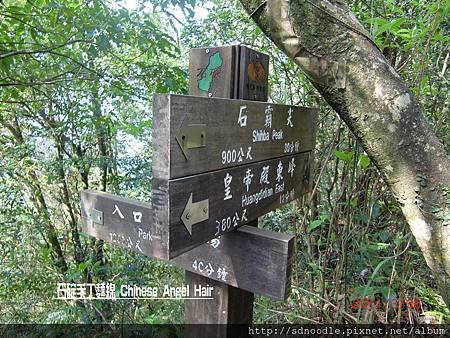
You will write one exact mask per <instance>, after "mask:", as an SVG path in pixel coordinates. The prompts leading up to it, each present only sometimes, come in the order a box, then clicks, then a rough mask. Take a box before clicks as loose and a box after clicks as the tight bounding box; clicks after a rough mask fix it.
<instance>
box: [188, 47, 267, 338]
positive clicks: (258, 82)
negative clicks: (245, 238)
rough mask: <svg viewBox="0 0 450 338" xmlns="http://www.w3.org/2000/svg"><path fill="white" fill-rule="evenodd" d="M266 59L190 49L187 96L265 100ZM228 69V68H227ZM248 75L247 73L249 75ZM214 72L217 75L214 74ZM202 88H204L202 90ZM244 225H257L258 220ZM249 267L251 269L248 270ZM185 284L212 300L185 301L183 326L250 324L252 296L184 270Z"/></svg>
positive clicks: (196, 333) (217, 332)
mask: <svg viewBox="0 0 450 338" xmlns="http://www.w3.org/2000/svg"><path fill="white" fill-rule="evenodd" d="M221 51H223V56H225V57H222V60H224V62H223V66H222V70H221V73H218V76H221V75H222V78H223V79H224V80H223V81H220V79H219V81H216V84H217V89H216V88H214V85H215V83H214V79H212V83H211V84H210V88H209V90H206V91H205V90H202V88H200V87H201V86H199V85H198V81H199V78H201V77H202V71H204V69H205V68H204V67H206V65H208V64H209V63H208V62H209V61H210V60H211V55H214V53H220V52H221ZM268 67H269V57H268V56H267V55H264V54H261V53H258V52H256V51H253V50H251V49H249V48H246V47H242V46H231V47H223V48H214V49H213V48H209V49H194V50H191V54H190V58H189V72H190V74H189V94H190V95H197V96H209V97H213V96H215V97H224V98H234V99H246V100H254V101H267V92H268V88H267V87H268ZM227 68H228V69H227ZM249 72H251V74H249ZM216 73H217V72H216ZM203 89H206V88H203ZM247 225H251V226H257V225H258V221H257V220H256V221H253V222H250V223H248V224H247ZM249 268H251V267H249ZM185 282H186V285H195V284H197V285H198V284H201V285H206V284H209V285H211V286H214V297H213V298H214V299H213V300H198V299H195V300H186V303H185V323H186V324H251V323H252V321H253V300H254V294H253V293H251V292H248V291H245V290H242V289H239V288H235V287H233V286H230V285H227V284H224V283H221V282H218V281H214V280H212V279H209V278H207V277H203V276H200V275H197V274H194V273H191V272H188V271H186V276H185ZM186 337H192V338H193V337H196V338H225V337H236V332H232V331H231V329H230V328H229V327H227V325H224V326H211V327H195V326H194V327H191V328H189V329H188V330H186Z"/></svg>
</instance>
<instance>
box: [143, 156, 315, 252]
mask: <svg viewBox="0 0 450 338" xmlns="http://www.w3.org/2000/svg"><path fill="white" fill-rule="evenodd" d="M155 156H156V154H155ZM311 163H312V159H311V158H310V153H309V152H308V153H300V154H294V155H290V156H283V157H279V158H276V159H272V160H266V161H261V162H256V163H251V164H249V165H245V166H237V167H232V168H228V169H222V170H217V171H211V172H207V173H204V174H199V175H195V176H188V177H184V178H180V179H174V180H167V179H161V178H158V177H157V176H156V175H154V177H153V181H152V183H153V190H152V194H153V211H154V223H155V227H156V228H157V229H158V231H160V232H161V236H162V237H161V239H162V240H163V242H164V243H165V244H164V249H166V250H167V256H165V257H162V258H167V259H171V258H173V257H176V256H177V255H179V254H181V253H183V252H185V251H188V250H190V249H192V248H194V247H196V246H198V245H200V244H202V243H204V242H206V241H208V240H210V239H212V238H214V237H216V236H220V235H222V234H224V233H225V232H229V231H232V230H235V229H236V228H238V227H239V226H242V225H244V224H245V223H248V222H250V221H252V220H255V219H257V218H258V217H259V216H262V215H264V214H266V213H268V212H269V211H271V210H275V209H276V208H279V207H280V206H281V205H283V204H286V203H288V202H290V201H292V200H294V199H295V198H298V197H300V196H301V195H303V194H305V193H306V192H308V191H310V188H311V177H310V175H311V168H310V165H311ZM162 254H164V253H162Z"/></svg>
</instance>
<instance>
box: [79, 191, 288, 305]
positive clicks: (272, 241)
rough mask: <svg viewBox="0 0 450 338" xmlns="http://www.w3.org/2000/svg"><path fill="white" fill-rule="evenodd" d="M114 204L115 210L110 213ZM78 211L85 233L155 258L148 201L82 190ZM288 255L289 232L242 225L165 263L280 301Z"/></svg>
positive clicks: (157, 250) (156, 240) (156, 247)
mask: <svg viewBox="0 0 450 338" xmlns="http://www.w3.org/2000/svg"><path fill="white" fill-rule="evenodd" d="M116 206H117V208H118V209H119V210H120V214H119V212H118V211H115V210H116ZM94 209H95V210H97V211H100V212H102V213H103V224H97V223H93V222H92V217H91V214H92V212H93V211H94ZM81 210H82V219H83V223H84V225H83V231H84V232H86V233H88V234H89V235H91V236H94V237H96V238H98V239H102V240H104V241H106V242H109V243H112V244H115V245H119V246H121V247H124V248H126V249H128V250H132V251H135V252H138V253H140V254H143V255H146V256H148V257H153V258H160V257H161V255H160V250H161V235H160V234H159V233H157V232H155V227H154V222H153V219H152V214H153V213H152V208H151V205H150V204H148V203H142V202H139V201H135V200H130V199H124V198H122V197H118V196H115V195H112V194H108V193H104V192H99V191H93V190H85V191H83V192H82V193H81ZM133 212H134V214H133ZM137 213H142V217H141V218H137V219H139V220H140V221H141V222H137V221H136V218H135V217H136V215H139V214H137ZM120 215H122V216H123V218H122V217H121V216H120ZM292 255H293V236H291V235H285V234H280V233H277V232H273V231H269V230H265V229H258V228H255V227H249V226H243V227H241V228H239V229H238V230H237V231H233V232H230V233H227V234H225V235H223V236H220V238H217V239H213V240H212V241H210V242H208V243H204V244H202V245H200V246H198V247H196V248H194V249H192V250H190V251H188V252H186V253H184V254H182V255H180V256H178V257H176V258H174V259H172V260H171V261H170V263H172V264H174V265H175V266H178V267H181V268H183V269H185V270H188V271H191V272H193V273H196V274H200V275H202V276H205V277H208V278H210V279H214V280H216V281H220V282H222V283H226V284H228V285H231V286H234V287H237V288H240V289H244V290H247V291H250V292H253V293H256V294H260V295H264V296H268V297H271V298H274V299H277V300H284V299H285V298H286V297H287V295H288V293H289V285H290V276H291V261H292Z"/></svg>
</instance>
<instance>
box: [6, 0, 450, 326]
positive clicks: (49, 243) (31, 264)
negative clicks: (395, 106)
mask: <svg viewBox="0 0 450 338" xmlns="http://www.w3.org/2000/svg"><path fill="white" fill-rule="evenodd" d="M348 4H349V6H350V7H351V9H352V11H353V12H354V13H355V15H356V17H357V18H358V19H359V20H360V22H361V23H362V24H363V25H364V26H365V28H366V29H367V30H368V31H369V32H370V33H371V35H372V36H373V38H374V41H375V42H376V44H377V45H378V47H379V48H380V49H381V50H382V51H383V54H384V55H385V57H386V58H387V59H388V61H389V62H390V63H391V65H392V66H393V67H394V68H395V69H396V71H397V72H398V73H399V74H400V75H401V76H402V78H403V79H404V80H405V81H407V83H408V85H409V87H410V89H411V90H412V92H413V93H414V95H415V96H416V99H417V101H418V103H419V104H420V106H421V108H422V111H423V112H424V114H425V115H426V117H427V120H428V122H429V124H430V126H431V127H432V128H433V130H434V131H435V133H436V134H437V135H438V136H439V138H440V139H441V140H442V141H443V143H444V144H445V146H446V149H447V151H448V149H449V146H450V140H449V130H448V129H449V103H450V102H449V101H450V100H449V87H450V81H449V78H448V71H447V67H448V60H449V53H450V22H449V15H448V13H449V9H450V1H448V0H435V1H424V0H410V1H400V0H370V1H369V0H367V1H358V0H351V1H348ZM229 44H244V45H247V46H249V47H251V48H254V49H257V50H259V51H262V52H264V53H267V54H269V55H270V60H271V61H270V71H269V74H270V78H269V85H270V95H269V100H270V101H271V102H275V103H280V104H294V105H305V106H315V107H318V108H319V114H320V116H319V125H318V135H317V147H316V155H315V161H316V163H315V168H316V170H315V177H314V182H315V187H314V191H313V193H312V194H310V195H308V196H305V197H303V198H301V199H299V200H297V201H295V202H293V203H291V204H289V205H287V206H285V207H283V208H282V209H280V210H277V211H275V212H271V213H269V214H267V215H266V216H264V217H262V218H261V219H260V221H259V223H260V226H261V227H266V228H269V229H272V230H276V231H281V232H286V233H292V234H295V238H296V254H295V260H294V265H293V266H294V268H293V280H292V292H291V296H290V297H289V299H288V300H287V301H286V302H275V301H272V300H270V299H267V298H263V297H257V298H256V300H255V305H254V322H256V323H263V322H264V323H267V322H271V323H340V322H344V321H346V322H352V323H388V322H389V323H396V322H398V323H428V322H432V323H450V311H449V309H448V308H447V307H445V306H444V303H443V302H442V299H441V298H440V296H439V295H438V293H437V291H436V288H435V285H434V282H433V279H432V277H431V275H430V272H429V270H428V267H427V265H426V263H425V261H424V259H423V257H422V254H421V252H420V250H419V249H418V247H417V244H416V243H415V240H414V237H413V236H412V235H411V233H410V231H409V229H408V226H407V224H406V222H405V221H404V219H403V216H402V215H401V212H400V209H399V207H398V205H397V202H396V201H395V199H394V197H393V196H392V194H391V193H390V192H389V190H388V189H387V187H386V184H385V182H384V181H383V178H382V177H381V175H380V174H379V172H378V171H377V169H376V168H375V166H374V165H373V164H372V163H371V161H370V159H369V158H368V156H367V155H366V154H365V153H364V151H363V150H362V148H361V146H360V144H359V143H358V141H357V140H356V139H355V137H354V136H353V135H352V134H351V133H350V132H349V131H348V129H347V127H346V126H345V124H344V123H343V122H342V121H341V120H340V119H339V117H338V116H337V115H336V114H335V113H334V111H333V110H332V109H331V108H330V107H329V106H328V105H327V103H326V102H325V101H324V100H323V99H322V98H321V96H320V95H319V94H318V92H317V91H316V90H315V89H314V88H313V87H312V85H311V84H310V83H309V81H308V80H307V78H306V77H305V76H304V75H303V74H302V73H301V71H299V69H298V67H297V66H295V65H294V64H293V63H292V62H291V61H290V60H289V59H288V58H287V57H286V56H285V55H284V54H283V53H282V52H280V51H279V50H278V49H277V48H276V47H275V46H274V45H273V44H272V43H271V42H270V41H269V40H268V39H267V38H266V37H265V35H264V34H263V33H262V32H261V31H260V29H259V28H257V26H256V25H255V24H254V23H253V21H252V20H251V19H250V18H249V17H248V15H247V14H246V13H245V12H244V10H243V8H242V6H241V5H240V3H239V1H231V0H227V1H219V0H215V1H201V0H197V1H195V0H170V1H169V0H151V1H129V0H128V1H123V2H121V1H112V0H111V1H110V0H14V1H12V0H10V1H8V0H6V1H0V238H1V240H0V267H1V269H0V322H2V323H98V322H115V323H179V322H180V323H181V322H182V321H183V311H184V304H183V302H181V301H162V300H161V301H158V300H152V301H149V300H140V301H135V302H133V301H115V302H110V301H89V302H72V301H61V300H55V299H53V298H54V297H55V294H56V283H58V282H69V281H70V282H74V283H85V282H88V281H92V282H100V281H109V282H114V283H115V284H117V285H120V284H136V285H145V284H150V285H156V286H158V285H159V286H160V287H162V286H163V285H165V284H169V285H181V284H182V282H183V280H184V277H183V275H184V273H183V271H181V270H180V269H178V268H175V267H170V266H168V265H167V264H165V263H163V262H159V261H156V260H151V259H148V258H146V257H144V256H140V255H137V254H134V253H132V252H129V251H127V250H124V249H121V248H118V247H115V246H112V245H109V244H105V243H102V242H100V241H96V240H94V239H92V238H91V237H89V236H87V235H85V234H83V233H81V231H80V225H81V220H80V210H79V192H80V191H81V190H82V189H86V188H90V189H98V190H103V191H108V192H111V193H114V194H119V195H122V196H125V197H130V198H135V199H140V200H142V201H151V198H152V192H151V179H152V177H151V172H152V170H151V167H152V141H151V132H152V112H151V106H152V97H153V95H154V94H155V93H167V92H170V93H181V94H187V90H188V74H187V71H188V52H189V49H190V48H195V47H206V46H219V45H229ZM364 297H367V299H371V300H374V301H376V300H380V302H381V304H383V306H382V307H377V306H375V307H372V308H366V309H362V308H361V306H360V307H359V308H358V307H355V306H353V305H354V304H355V300H358V299H362V298H364ZM408 300H419V305H418V306H416V303H414V306H408V304H407V301H408ZM402 301H403V302H404V303H405V304H404V305H403V306H398V303H399V302H402ZM396 302H397V303H396ZM396 304H397V306H395V305H396ZM386 305H387V306H386Z"/></svg>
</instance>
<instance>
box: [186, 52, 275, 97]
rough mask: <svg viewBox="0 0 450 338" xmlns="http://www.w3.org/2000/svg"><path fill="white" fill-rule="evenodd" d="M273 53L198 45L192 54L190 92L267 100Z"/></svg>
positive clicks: (199, 94) (196, 94)
mask: <svg viewBox="0 0 450 338" xmlns="http://www.w3.org/2000/svg"><path fill="white" fill-rule="evenodd" d="M268 74H269V56H268V55H266V54H263V53H260V52H257V51H255V50H252V49H250V48H248V47H244V46H225V47H212V48H194V49H191V50H190V55H189V93H190V94H191V95H195V96H206V97H230V98H231V97H233V98H236V99H243V100H253V101H267V92H268V88H267V83H268Z"/></svg>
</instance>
